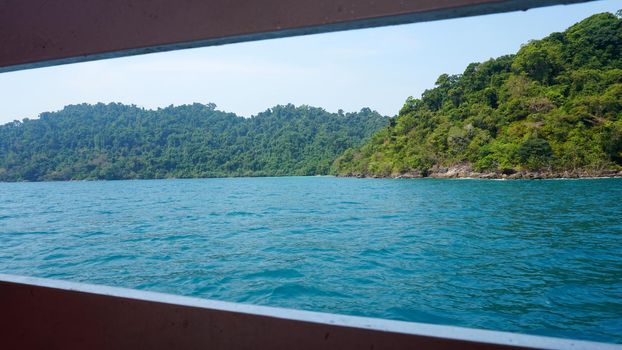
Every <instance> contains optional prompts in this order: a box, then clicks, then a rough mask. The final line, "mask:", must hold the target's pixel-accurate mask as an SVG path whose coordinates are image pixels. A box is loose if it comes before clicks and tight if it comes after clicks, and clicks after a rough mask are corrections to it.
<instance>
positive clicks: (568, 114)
mask: <svg viewBox="0 0 622 350" xmlns="http://www.w3.org/2000/svg"><path fill="white" fill-rule="evenodd" d="M619 17H620V16H615V15H613V14H610V13H603V14H598V15H594V16H591V17H589V18H587V19H585V20H583V21H582V22H580V23H577V24H575V25H574V26H572V27H570V28H569V29H567V30H566V31H565V32H563V33H553V34H551V35H550V36H548V37H546V38H544V39H542V40H537V41H531V42H529V43H528V44H526V45H524V46H523V47H522V48H521V49H520V50H519V52H518V53H517V54H515V55H507V56H502V57H499V58H496V59H491V60H489V61H486V62H483V63H472V64H470V65H469V66H468V67H467V68H466V70H465V71H464V73H463V74H457V75H447V74H443V75H441V76H440V77H439V78H438V80H437V81H436V86H435V87H434V88H432V89H430V90H426V91H425V92H424V93H423V95H422V96H421V98H418V99H417V98H412V97H409V98H408V99H407V100H406V103H405V104H404V106H403V107H402V109H401V110H400V111H399V114H398V115H397V116H396V117H393V118H388V117H383V116H381V115H380V114H378V113H377V112H375V111H372V110H370V109H369V108H363V109H362V110H361V111H360V112H356V113H343V112H342V111H339V112H338V113H329V112H327V111H325V110H324V109H321V108H315V107H310V106H299V107H295V106H293V105H291V104H289V105H280V106H275V107H273V108H271V109H268V110H266V111H265V112H263V113H259V114H258V115H256V116H253V117H251V118H243V117H239V116H237V115H235V114H233V113H226V112H223V111H219V110H217V109H216V106H215V105H214V104H199V103H196V104H193V105H183V106H170V107H167V108H159V109H157V110H147V109H144V108H139V107H137V106H128V105H123V104H118V103H113V104H101V103H100V104H96V105H88V104H81V105H72V106H67V107H65V108H64V109H63V110H61V111H58V112H51V113H42V114H41V115H40V116H39V118H38V119H33V120H29V119H24V120H23V121H14V122H12V123H8V124H5V125H2V126H0V181H48V180H96V179H106V180H109V179H157V178H190V177H224V176H286V175H327V174H333V175H339V176H356V177H482V178H552V177H592V176H622V19H620V18H619Z"/></svg>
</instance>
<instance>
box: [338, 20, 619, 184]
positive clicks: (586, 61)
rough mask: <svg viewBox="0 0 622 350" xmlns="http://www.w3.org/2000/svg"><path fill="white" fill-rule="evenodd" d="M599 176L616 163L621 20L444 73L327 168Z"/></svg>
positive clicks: (587, 23)
mask: <svg viewBox="0 0 622 350" xmlns="http://www.w3.org/2000/svg"><path fill="white" fill-rule="evenodd" d="M458 164H467V165H469V166H471V167H472V168H473V169H475V170H476V171H482V172H483V171H490V172H503V171H506V170H511V171H519V170H545V171H568V170H569V171H577V170H586V171H598V170H602V169H619V168H620V165H622V19H620V18H617V17H616V16H614V15H612V14H609V13H604V14H598V15H594V16H591V17H589V18H587V19H585V20H583V21H582V22H580V23H577V24H575V25H574V26H572V27H570V28H569V29H567V30H566V31H565V32H563V33H553V34H551V35H550V36H548V37H547V38H545V39H543V40H538V41H532V42H530V43H528V44H526V45H524V46H523V47H522V48H521V49H520V50H519V52H518V53H517V54H515V55H508V56H503V57H499V58H497V59H491V60H489V61H487V62H483V63H473V64H470V65H469V66H468V67H467V68H466V70H465V71H464V73H463V74H459V75H446V74H444V75H441V76H440V77H439V78H438V80H437V82H436V86H435V87H434V88H433V89H430V90H427V91H425V92H424V93H423V95H422V97H421V98H420V99H414V98H412V97H411V98H408V99H407V100H406V103H405V104H404V107H403V108H402V109H401V110H400V112H399V115H398V116H397V117H396V118H394V119H392V120H391V121H390V123H389V125H388V126H387V127H386V128H384V129H383V130H381V131H379V132H378V133H377V134H375V135H374V136H373V137H372V138H371V141H369V142H368V143H367V144H365V145H363V146H362V147H359V148H353V149H348V150H346V151H345V152H344V154H342V155H341V156H340V157H339V158H338V159H337V160H336V161H335V163H334V172H336V173H338V174H342V175H362V176H391V175H393V176H396V175H399V174H407V173H415V172H417V173H423V174H425V173H427V172H428V171H430V169H433V168H435V167H451V166H455V165H458Z"/></svg>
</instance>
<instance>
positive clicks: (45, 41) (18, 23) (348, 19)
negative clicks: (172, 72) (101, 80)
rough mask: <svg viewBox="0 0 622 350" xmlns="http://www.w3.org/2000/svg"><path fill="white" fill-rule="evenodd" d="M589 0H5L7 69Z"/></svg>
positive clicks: (2, 36) (2, 38) (0, 40)
mask: <svg viewBox="0 0 622 350" xmlns="http://www.w3.org/2000/svg"><path fill="white" fill-rule="evenodd" d="M586 1H589V0H295V1H292V0H183V1H180V0H129V1H128V0H54V1H48V0H0V72H7V71H14V70H20V69H30V68H37V67H45V66H52V65H58V64H66V63H73V62H83V61H90V60H98V59H106V58H113V57H122V56H129V55H139V54H146V53H151V52H158V51H169V50H177V49H184V48H193V47H201V46H210V45H222V44H229V43H235V42H243V41H252V40H262V39H270V38H279V37H287V36H294V35H305V34H313V33H322V32H331V31H339V30H347V29H356V28H365V27H376V26H386V25H394V24H403V23H412V22H421V21H431V20H440V19H448V18H455V17H462V16H473V15H483V14H489V13H497V12H508V11H516V10H527V9H529V8H534V7H540V6H550V5H560V4H569V3H578V2H586Z"/></svg>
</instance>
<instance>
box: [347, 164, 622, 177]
mask: <svg viewBox="0 0 622 350" xmlns="http://www.w3.org/2000/svg"><path fill="white" fill-rule="evenodd" d="M337 176H338V177H356V178H376V179H424V178H428V179H489V180H546V179H597V178H622V170H617V169H604V170H564V171H552V170H513V169H506V170H503V171H494V172H478V171H475V170H473V169H472V168H471V166H469V165H455V166H451V167H436V166H435V167H433V168H432V169H430V170H429V171H411V172H405V173H397V174H390V175H377V174H360V173H351V174H339V175H337Z"/></svg>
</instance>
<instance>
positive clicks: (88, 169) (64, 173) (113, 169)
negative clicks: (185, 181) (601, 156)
mask: <svg viewBox="0 0 622 350" xmlns="http://www.w3.org/2000/svg"><path fill="white" fill-rule="evenodd" d="M387 123H388V118H387V117H383V116H381V115H380V114H378V113H377V112H374V111H372V110H370V109H369V108H363V109H362V110H361V111H360V112H357V113H342V112H341V111H340V112H339V113H328V112H327V111H325V110H323V109H321V108H314V107H309V106H300V107H295V106H293V105H291V104H290V105H285V106H275V107H273V108H271V109H269V110H267V111H265V112H263V113H259V114H258V115H256V116H254V117H252V118H243V117H239V116H237V115H235V114H233V113H225V112H222V111H219V110H217V109H216V106H215V105H214V104H207V105H204V104H199V103H196V104H193V105H183V106H176V107H174V106H170V107H167V108H161V109H157V110H146V109H143V108H139V107H136V106H127V105H123V104H115V103H113V104H96V105H88V104H81V105H72V106H67V107H65V108H64V109H63V110H61V111H58V112H54V113H42V114H41V115H40V116H39V118H38V119H34V120H28V119H25V120H23V121H21V122H20V121H15V122H13V123H9V124H5V125H3V126H0V181H44V180H45V181H51V180H113V179H159V178H191V177H224V176H283V175H325V174H328V173H329V170H330V166H331V164H332V163H333V161H334V159H335V157H337V156H338V155H339V154H341V153H343V152H344V151H345V150H346V149H348V148H351V147H356V146H360V145H361V144H362V142H363V141H364V140H365V139H367V138H369V136H371V135H372V134H373V133H375V132H376V131H378V130H379V129H381V128H383V127H384V126H386V125H387Z"/></svg>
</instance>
